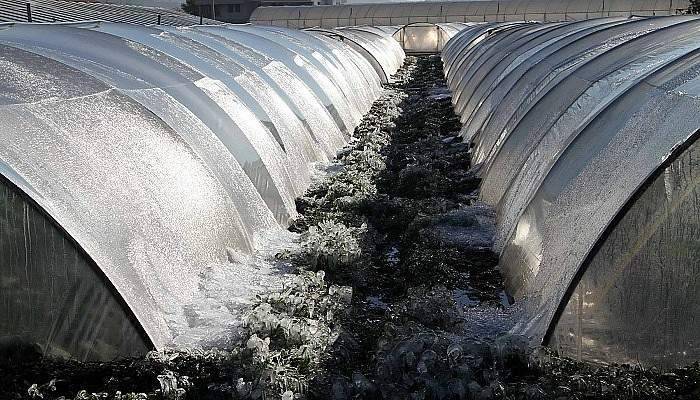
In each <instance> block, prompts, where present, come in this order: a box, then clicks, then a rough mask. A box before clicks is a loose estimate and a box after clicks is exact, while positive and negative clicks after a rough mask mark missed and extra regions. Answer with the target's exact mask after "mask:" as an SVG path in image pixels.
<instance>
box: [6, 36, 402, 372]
mask: <svg viewBox="0 0 700 400" xmlns="http://www.w3.org/2000/svg"><path fill="white" fill-rule="evenodd" d="M386 51H391V52H394V51H395V49H393V48H392V49H386ZM0 64H2V71H3V79H2V80H0V135H2V143H3V145H2V146H0V162H2V165H3V166H4V168H3V169H2V171H0V173H2V175H3V176H4V177H5V179H7V180H9V181H10V182H11V183H12V185H13V187H15V186H16V187H17V188H18V189H19V191H18V192H17V193H19V194H21V195H22V196H29V197H31V200H32V202H30V203H31V204H36V205H38V207H39V208H38V209H40V210H41V213H44V214H43V215H46V216H47V218H48V220H50V221H56V224H57V225H56V227H57V229H58V228H60V229H59V231H61V232H65V238H64V239H66V240H67V239H70V240H69V241H70V243H72V244H73V245H74V247H75V252H76V254H80V255H81V257H84V259H81V260H82V261H81V260H79V259H76V260H75V261H71V262H77V263H79V266H76V267H75V268H78V269H82V270H83V271H85V272H84V274H86V275H85V276H86V277H87V276H104V277H105V279H106V282H107V283H105V285H106V286H104V288H108V289H110V288H112V287H113V288H114V290H112V291H111V292H110V293H111V295H113V296H114V298H113V300H109V301H114V302H116V303H115V304H117V303H120V301H121V300H120V298H122V299H123V305H124V306H125V307H123V308H122V309H119V308H118V307H116V308H115V307H111V306H110V307H111V309H114V310H121V312H122V313H125V314H124V315H126V317H120V318H122V320H127V319H128V320H129V321H138V323H137V324H136V325H134V328H133V329H136V330H138V329H139V327H138V324H139V323H140V324H141V326H142V327H143V329H144V330H145V333H146V334H147V337H145V338H144V340H145V341H142V342H140V343H141V344H138V341H136V342H134V343H136V344H134V346H136V347H135V348H138V347H139V346H141V347H143V346H144V343H147V342H148V343H149V345H150V342H152V343H153V344H154V345H155V346H156V347H158V348H161V347H163V346H167V345H169V344H171V343H173V341H174V340H175V339H176V337H177V336H178V335H179V334H180V332H179V331H178V329H176V328H175V327H179V326H186V325H187V316H186V315H185V310H184V309H185V307H186V306H187V305H188V304H189V303H190V302H192V301H193V299H194V298H195V297H197V296H198V293H197V292H198V290H199V285H200V283H201V282H200V280H201V279H202V274H203V272H204V271H205V270H207V268H209V267H211V266H213V265H216V266H220V265H226V261H227V251H228V250H227V249H233V250H234V251H242V252H248V251H251V250H252V249H254V248H255V246H256V238H257V237H258V236H259V235H263V234H265V233H266V232H269V231H278V230H281V229H282V227H283V226H284V224H285V223H286V222H287V220H288V218H289V217H291V216H293V215H294V213H295V209H294V197H295V196H298V195H299V194H301V193H303V191H304V190H305V188H306V185H308V183H309V169H308V165H309V163H310V162H315V161H324V160H327V159H328V157H329V156H331V155H332V154H333V152H334V151H335V150H336V149H337V148H339V146H342V145H343V143H344V142H345V140H346V137H347V136H346V135H347V133H348V132H349V131H351V130H352V129H353V128H354V126H355V124H356V123H357V121H358V120H359V118H360V117H361V116H362V114H364V113H365V112H366V111H367V110H368V109H369V107H370V106H371V103H372V101H373V100H374V99H376V98H377V97H378V95H379V93H380V90H381V87H380V84H379V82H380V79H379V76H377V74H376V73H375V71H374V69H373V68H372V66H371V65H370V64H369V62H367V60H366V59H365V58H364V57H363V56H361V55H360V54H359V53H357V52H356V51H355V50H353V49H352V48H351V47H349V46H346V45H344V44H342V43H339V42H336V41H333V40H330V39H328V38H326V37H324V36H322V35H317V34H312V33H302V32H297V31H287V30H283V29H276V28H275V29H261V28H254V27H248V26H246V27H236V26H197V27H191V28H182V29H176V28H172V27H139V26H130V25H120V24H112V23H82V24H73V25H52V24H41V25H37V24H14V25H0ZM16 195H17V194H12V196H16ZM8 196H10V195H9V194H8V195H7V196H5V197H8ZM30 203H26V204H30ZM12 204H15V203H12ZM26 204H25V206H24V207H25V209H29V208H27V207H28V206H27V205H26ZM17 207H19V206H15V205H10V203H7V202H6V207H5V208H6V209H7V210H11V211H12V213H16V212H18V211H17V210H20V208H21V207H20V208H17ZM8 212H9V211H8ZM41 213H39V214H37V215H40V214H41ZM13 218H15V217H13ZM36 218H39V217H36ZM32 223H33V222H32ZM44 225H46V224H44ZM8 226H9V225H8ZM13 226H15V225H13ZM17 226H18V225H17ZM13 229H19V228H13ZM42 229H43V233H41V235H45V236H46V235H48V236H50V237H53V238H55V236H56V235H57V233H51V232H53V231H51V229H50V228H48V227H44V228H42ZM3 238H5V239H7V241H9V240H11V239H12V238H15V239H17V236H16V235H10V236H3ZM52 240H54V239H52ZM55 240H59V239H55ZM60 240H63V239H60ZM28 243H29V242H25V243H24V246H27V245H28ZM3 245H6V244H3ZM8 245H9V246H19V245H17V244H8ZM42 251H47V250H46V249H42ZM42 254H43V253H42ZM13 260H14V261H12V264H13V265H14V264H18V263H20V264H21V263H22V262H24V261H22V260H24V258H21V257H19V256H18V257H14V258H13ZM93 261H94V263H93ZM60 264H61V263H60V262H58V263H57V264H56V265H57V266H56V268H61V265H60ZM76 265H78V264H76ZM4 267H5V268H7V267H8V266H7V265H5V266H4ZM64 267H67V265H66V266H64ZM71 268H73V267H71ZM90 268H92V269H93V270H90ZM95 268H98V269H99V271H96V270H94V269H95ZM52 271H53V270H52ZM35 272H36V271H35ZM37 273H38V274H39V275H41V274H42V272H41V271H40V272H37ZM43 274H44V275H46V276H49V277H50V273H48V272H46V271H43ZM46 276H44V277H43V278H42V279H50V278H47V277H46ZM86 279H87V278H86ZM90 279H93V278H90ZM95 279H96V278H95ZM93 280H94V279H93ZM94 281H95V282H98V281H96V280H94ZM18 282H21V283H17V284H18V285H19V286H17V287H15V288H14V289H13V290H16V291H15V292H13V293H17V294H18V293H32V291H36V290H39V291H41V290H43V289H37V288H35V287H33V284H32V283H31V282H29V281H21V280H20V281H18ZM56 282H57V283H58V282H59V281H56ZM103 283H104V282H103ZM234 283H235V284H237V285H246V284H247V283H246V282H234ZM62 284H63V283H62ZM65 284H66V285H69V284H70V283H69V282H68V281H66V282H65ZM95 285H97V286H95V287H96V288H97V287H98V286H99V285H98V283H95ZM104 288H103V289H104ZM103 289H99V290H98V289H96V290H98V292H99V293H103V294H105V293H108V290H107V289H104V290H103ZM110 290H111V289H110ZM100 291H101V292H100ZM98 292H95V293H98ZM45 295H46V296H48V294H47V293H45ZM104 296H107V295H106V294H105V295H104ZM13 297H17V298H20V297H19V295H17V296H13ZM46 298H48V297H46ZM46 298H43V300H42V301H44V304H46V303H47V302H46V301H45V300H46ZM108 298H109V296H107V297H105V299H108ZM73 300H74V299H73ZM105 301H107V300H105ZM39 303H41V301H40V302H39ZM37 304H38V303H37ZM25 306H26V304H25ZM13 307H14V306H13ZM13 307H10V309H12V310H14V311H8V310H9V309H7V308H3V309H2V310H0V312H3V314H4V313H5V312H16V308H13ZM17 307H19V305H17ZM39 308H40V307H39ZM46 310H47V309H43V310H40V311H41V312H51V311H50V310H49V311H46ZM114 312H117V311H114ZM130 313H133V315H134V316H135V318H130V317H128V314H130ZM37 315H40V313H39V312H38V313H37ZM73 315H75V314H73ZM0 316H2V315H0ZM5 317H6V316H2V319H3V320H7V318H5ZM88 321H92V322H95V321H94V319H93V320H90V319H88ZM86 323H88V322H86ZM18 324H20V322H18ZM20 325H21V324H20ZM20 325H13V326H3V330H2V331H0V334H17V332H20V331H22V332H26V329H24V328H22V327H21V326H20ZM25 325H26V324H25ZM54 328H55V327H54ZM73 328H74V327H73ZM73 328H71V326H70V324H68V323H66V324H64V326H63V327H62V328H61V329H62V330H63V331H62V332H58V333H56V332H55V333H56V334H60V335H64V336H66V337H68V336H70V332H69V331H70V329H73ZM40 329H43V328H39V327H38V326H37V329H36V332H35V336H36V335H39V336H41V335H42V333H41V330H40ZM95 332H97V333H95ZM99 332H100V331H99V330H93V331H92V333H91V335H92V336H100V335H102V333H99ZM124 332H126V331H124ZM60 335H59V336H60ZM78 336H79V335H78ZM83 336H85V337H87V336H90V335H83ZM132 336H133V335H132ZM105 337H106V336H105ZM92 339H95V338H94V337H93V338H92ZM98 339H100V340H101V339H104V338H99V337H98ZM81 340H83V339H79V340H78V342H80V341H81ZM134 340H136V339H134ZM86 343H88V342H80V343H77V344H76V343H74V344H73V345H71V346H63V347H61V348H63V349H64V350H63V351H65V352H67V353H70V354H71V355H72V356H75V357H80V358H98V359H99V358H102V359H105V358H110V357H112V356H113V354H114V353H122V355H124V354H127V353H128V354H131V353H133V352H138V351H139V350H138V349H137V350H133V349H132V350H133V351H132V350H128V346H127V347H123V346H122V349H126V350H123V351H122V350H114V349H115V348H116V349H118V348H119V345H118V344H114V346H112V350H105V351H103V352H92V353H90V352H89V351H88V352H86V351H85V348H86V346H89V344H86ZM115 343H116V342H115ZM115 346H116V347H115ZM57 348H58V347H57Z"/></svg>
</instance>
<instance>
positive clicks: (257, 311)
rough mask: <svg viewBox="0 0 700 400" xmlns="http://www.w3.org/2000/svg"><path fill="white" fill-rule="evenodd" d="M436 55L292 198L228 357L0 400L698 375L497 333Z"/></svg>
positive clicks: (484, 258)
mask: <svg viewBox="0 0 700 400" xmlns="http://www.w3.org/2000/svg"><path fill="white" fill-rule="evenodd" d="M459 129H460V124H459V120H458V118H457V116H456V115H455V114H454V113H453V111H452V106H451V95H450V93H449V91H447V89H446V87H445V81H444V78H443V75H442V66H441V63H440V60H439V58H437V57H420V58H409V59H407V62H406V65H405V66H404V68H402V70H400V71H399V73H398V74H397V76H396V81H395V83H393V84H389V85H387V86H386V91H385V94H384V96H383V97H382V98H381V99H379V100H377V101H376V102H375V104H374V105H373V107H372V109H371V110H370V111H369V113H368V114H367V115H366V116H365V118H364V119H363V120H362V123H361V125H360V126H359V127H358V128H357V129H356V130H355V132H354V134H353V138H352V140H351V141H350V143H349V145H348V146H347V147H346V148H344V149H343V150H341V151H340V152H339V153H338V157H337V159H336V160H335V161H334V162H333V163H331V164H330V165H328V166H326V167H325V168H324V169H325V174H322V176H324V178H323V179H321V180H319V181H317V182H315V184H314V185H312V187H311V188H310V189H309V190H308V192H307V193H306V195H305V196H304V197H302V198H300V199H298V200H297V208H298V210H299V212H300V217H299V218H298V219H297V220H296V221H295V222H294V223H293V224H292V226H291V228H290V230H292V231H294V232H298V233H299V234H300V236H299V241H300V243H299V247H298V248H294V249H287V250H284V251H281V252H280V254H279V255H278V260H277V262H280V263H284V264H286V266H287V267H288V268H290V269H292V270H296V274H293V275H291V276H289V277H288V278H287V280H286V281H285V282H284V285H283V287H282V289H280V290H279V291H275V292H270V293H267V294H264V295H261V296H259V298H257V299H255V301H254V304H253V306H252V307H251V310H250V311H249V312H248V314H247V317H246V321H245V322H246V328H245V329H246V330H245V331H244V332H242V337H243V338H244V339H243V340H242V341H241V342H240V343H238V344H237V345H236V346H235V347H234V348H231V349H226V350H206V351H202V350H179V351H161V352H152V353H150V354H149V355H148V356H146V357H144V358H138V359H129V360H120V361H115V362H108V363H80V362H75V361H65V360H57V359H41V358H39V357H38V356H37V355H36V354H33V353H32V352H31V351H27V352H24V353H21V354H20V357H15V358H14V362H13V363H12V364H10V365H0V399H5V398H7V399H25V398H34V399H38V398H43V399H56V398H60V397H61V396H65V398H66V399H74V398H75V399H119V400H124V399H164V398H165V399H256V400H257V399H284V400H291V399H295V398H296V399H319V400H329V399H336V400H341V399H495V398H503V399H566V398H630V399H633V398H634V399H648V398H658V399H669V398H698V397H699V396H700V389H699V388H700V386H699V384H698V382H700V367H699V366H698V365H694V366H690V367H687V368H683V369H678V370H674V371H672V372H667V373H660V372H658V371H655V370H643V369H640V368H633V367H628V366H610V367H602V368H595V367H593V366H590V365H587V364H582V363H578V362H575V361H572V360H569V359H566V358H561V357H558V356H556V355H555V354H553V353H551V352H549V351H546V350H543V349H531V348H528V347H527V345H526V342H525V341H524V340H522V339H521V338H518V337H514V336H510V335H508V334H507V332H508V330H509V329H510V327H511V318H510V316H511V313H512V312H514V311H513V310H512V307H511V305H510V303H511V302H512V299H510V298H509V297H508V296H507V295H506V294H505V292H504V290H503V283H502V278H501V276H500V274H499V272H498V259H497V257H496V255H495V254H493V253H492V252H491V251H490V248H491V240H492V236H493V232H494V227H493V219H494V216H493V211H492V210H491V209H489V208H488V207H485V206H483V205H481V204H479V203H478V202H477V194H478V192H477V190H478V186H479V183H480V182H479V179H478V178H477V176H476V175H475V174H474V173H473V171H472V170H471V165H470V162H469V160H470V154H469V146H468V145H467V144H465V143H462V142H461V140H460V139H459V138H458V137H456V136H455V135H456V134H457V132H458V131H459Z"/></svg>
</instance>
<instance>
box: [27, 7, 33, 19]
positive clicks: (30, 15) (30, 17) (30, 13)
mask: <svg viewBox="0 0 700 400" xmlns="http://www.w3.org/2000/svg"><path fill="white" fill-rule="evenodd" d="M27 22H32V5H31V4H30V3H27Z"/></svg>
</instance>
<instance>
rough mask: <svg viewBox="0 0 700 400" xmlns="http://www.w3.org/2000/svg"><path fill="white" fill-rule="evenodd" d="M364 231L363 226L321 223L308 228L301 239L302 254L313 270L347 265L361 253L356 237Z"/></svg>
mask: <svg viewBox="0 0 700 400" xmlns="http://www.w3.org/2000/svg"><path fill="white" fill-rule="evenodd" d="M365 229H366V226H365V225H364V224H363V225H362V226H361V227H360V228H350V227H347V226H346V225H344V224H342V223H339V222H334V221H322V222H320V223H319V224H318V225H316V226H311V227H309V230H308V232H306V234H304V236H303V237H302V249H303V252H304V253H305V254H306V255H307V256H309V259H310V263H311V266H312V267H314V268H318V267H319V265H320V266H327V267H331V268H334V267H336V266H338V265H342V264H347V263H349V262H351V261H353V260H355V259H357V258H358V257H359V256H360V254H361V253H362V251H361V248H360V243H359V241H358V240H357V236H358V235H359V234H360V233H362V232H364V230H365Z"/></svg>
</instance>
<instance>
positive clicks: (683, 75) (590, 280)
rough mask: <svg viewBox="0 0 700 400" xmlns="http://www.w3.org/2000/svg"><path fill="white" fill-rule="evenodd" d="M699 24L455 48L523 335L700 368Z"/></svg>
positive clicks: (579, 354) (467, 131)
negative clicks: (697, 365)
mask: <svg viewBox="0 0 700 400" xmlns="http://www.w3.org/2000/svg"><path fill="white" fill-rule="evenodd" d="M699 28H700V19H698V18H697V17H693V16H673V17H656V18H638V17H633V18H622V17H610V18H601V19H593V20H585V21H576V22H568V23H550V24H540V23H524V22H514V23H490V24H481V25H474V26H471V27H467V28H466V29H464V30H462V31H461V32H460V33H458V34H457V35H456V36H455V37H454V38H453V39H452V40H451V41H449V42H448V43H447V45H446V46H445V48H444V51H443V53H442V59H443V63H444V68H445V74H446V77H447V81H448V85H449V87H450V89H451V90H452V91H453V104H454V107H455V110H456V112H457V114H458V115H459V116H460V118H461V122H462V124H463V128H462V130H461V132H460V135H461V136H462V137H463V139H464V140H466V141H469V142H470V143H471V145H472V157H473V160H472V161H473V163H474V164H475V166H476V168H478V174H479V175H480V177H481V178H482V183H481V191H480V199H481V200H482V201H483V202H485V203H487V204H489V205H491V206H493V207H495V209H496V225H497V229H496V238H495V243H496V245H495V250H496V251H497V252H498V253H499V254H500V269H501V272H502V274H503V275H504V277H505V279H506V285H507V288H508V290H509V292H510V293H511V294H512V295H513V296H514V298H515V307H516V309H517V310H518V312H517V313H516V314H515V315H517V317H516V324H515V328H513V330H512V332H513V333H516V334H523V335H526V336H527V337H529V338H531V340H532V342H533V344H540V343H544V344H547V345H550V346H553V347H554V348H556V349H557V350H559V351H561V352H562V353H563V354H565V355H568V356H572V357H574V358H577V359H582V360H588V361H594V362H603V363H611V362H617V363H621V362H628V363H633V364H636V363H641V364H642V365H647V366H649V365H652V366H661V367H674V366H680V365H687V364H689V363H691V362H694V361H697V360H698V359H700V330H698V329H697V327H698V317H699V316H700V309H699V307H698V304H700V298H699V296H700V281H699V280H698V277H699V276H700V263H699V260H700V221H699V220H698V215H700V210H699V209H698V199H700V197H699V196H698V195H699V194H700V192H699V189H698V179H699V175H698V173H699V172H700V169H698V167H699V166H698V165H697V164H698V144H697V142H696V140H697V138H698V127H699V126H700V116H699V114H698V112H697V111H698V109H699V107H700V100H699V96H700V68H699V67H698V66H699V65H700V29H699Z"/></svg>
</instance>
